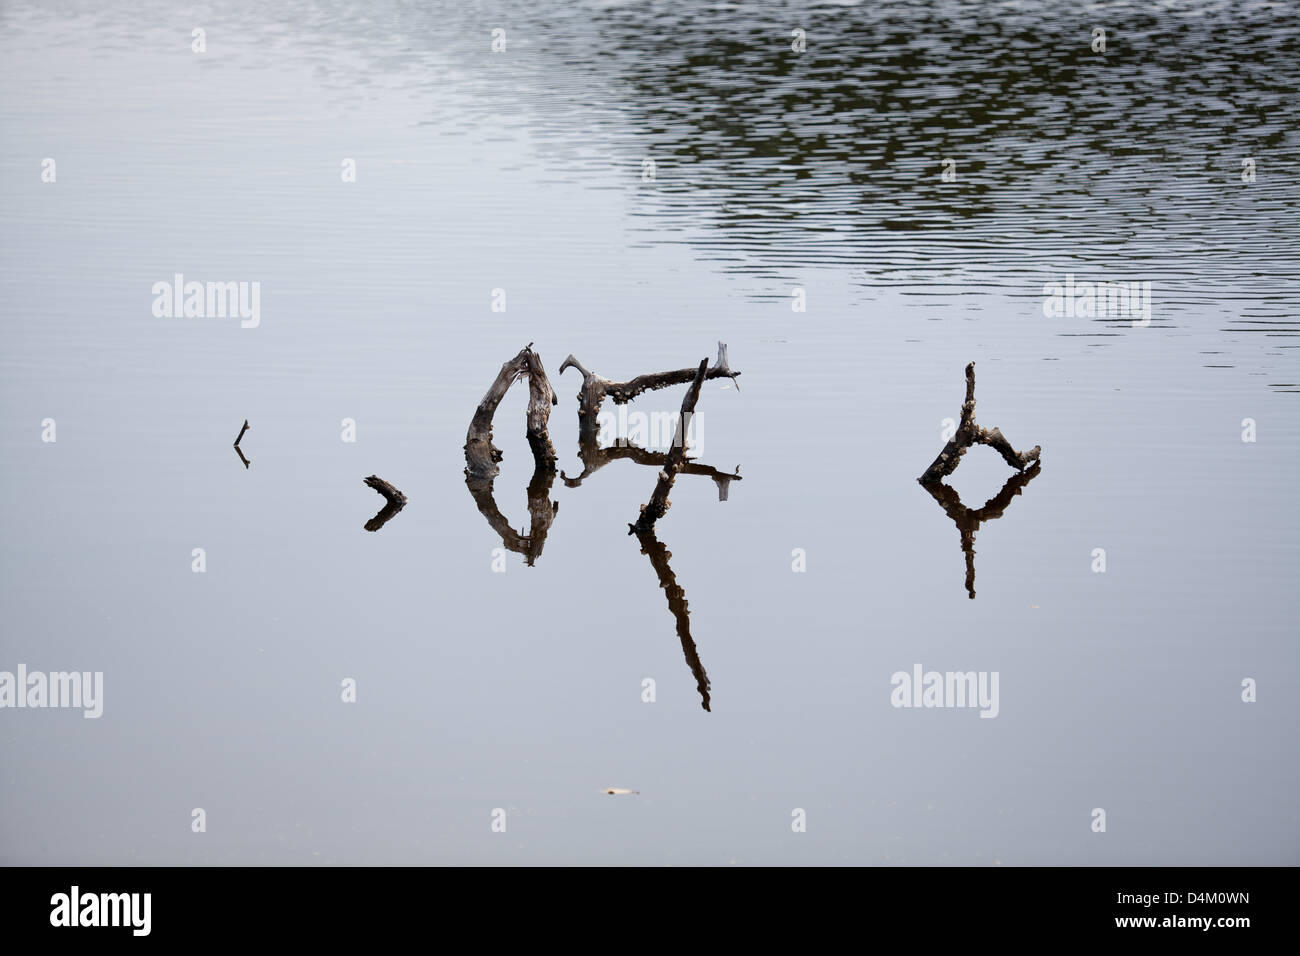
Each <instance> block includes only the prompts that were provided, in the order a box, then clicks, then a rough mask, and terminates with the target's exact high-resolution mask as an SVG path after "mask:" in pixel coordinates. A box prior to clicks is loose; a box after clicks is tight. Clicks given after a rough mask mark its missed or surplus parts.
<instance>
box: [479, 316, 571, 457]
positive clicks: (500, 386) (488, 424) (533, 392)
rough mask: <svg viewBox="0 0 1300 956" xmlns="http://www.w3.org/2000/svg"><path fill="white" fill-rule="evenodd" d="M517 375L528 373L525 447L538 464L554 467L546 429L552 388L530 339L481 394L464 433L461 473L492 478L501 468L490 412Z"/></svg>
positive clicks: (492, 411) (552, 397)
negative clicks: (463, 465) (463, 471)
mask: <svg viewBox="0 0 1300 956" xmlns="http://www.w3.org/2000/svg"><path fill="white" fill-rule="evenodd" d="M521 376H527V377H528V414H527V435H528V447H529V448H531V449H532V452H533V460H534V462H535V463H536V465H537V467H538V468H554V467H555V448H554V447H553V446H552V445H551V436H550V434H549V433H548V432H547V430H546V425H547V422H548V421H549V419H550V417H551V406H552V405H554V404H556V398H555V391H554V390H553V389H552V388H551V383H550V381H549V380H548V379H547V377H546V370H545V369H544V368H543V367H542V357H541V356H540V355H538V354H537V353H536V352H534V351H533V349H532V343H531V342H529V343H528V345H527V346H525V347H524V348H523V349H521V350H520V352H519V354H518V355H516V356H515V357H514V358H512V359H510V360H508V361H507V362H505V363H504V364H503V365H502V366H501V371H500V372H498V373H497V377H496V380H495V381H494V382H493V383H492V386H491V387H490V388H489V389H488V391H487V394H486V395H484V396H483V401H481V402H479V403H478V408H477V409H475V410H474V417H473V418H472V419H470V423H469V431H468V432H467V433H466V435H465V465H466V468H465V474H467V475H469V476H470V477H471V478H495V477H496V476H497V475H498V474H500V472H501V469H500V468H498V467H497V462H499V461H500V460H501V449H499V448H497V447H496V446H495V445H493V444H492V416H493V415H495V414H496V410H497V406H498V405H500V404H501V399H502V398H504V397H505V394H506V392H507V391H509V390H510V386H511V385H513V384H514V383H515V381H516V380H518V379H519V378H520V377H521Z"/></svg>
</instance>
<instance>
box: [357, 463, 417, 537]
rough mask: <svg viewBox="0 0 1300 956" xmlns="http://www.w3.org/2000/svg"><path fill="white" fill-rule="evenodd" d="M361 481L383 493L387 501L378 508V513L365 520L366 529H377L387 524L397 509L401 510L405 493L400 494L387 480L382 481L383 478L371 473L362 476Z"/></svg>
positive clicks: (404, 504) (404, 502) (404, 505)
mask: <svg viewBox="0 0 1300 956" xmlns="http://www.w3.org/2000/svg"><path fill="white" fill-rule="evenodd" d="M362 481H364V482H365V484H366V485H367V486H369V487H371V488H374V489H375V491H377V492H379V493H380V494H381V495H383V496H384V500H385V501H387V502H388V503H387V504H386V505H384V507H383V508H381V509H380V511H379V514H377V515H375V516H374V517H373V518H371V519H370V520H369V521H367V522H366V530H367V531H378V530H379V529H380V528H382V527H383V526H384V525H386V524H388V522H389V521H390V520H391V519H392V518H393V517H394V516H395V515H396V514H397V513H398V512H399V511H401V510H402V509H403V508H405V507H406V495H404V494H402V493H401V492H400V491H398V490H397V489H396V488H394V487H393V486H392V485H390V484H389V483H388V482H386V481H384V479H382V478H380V477H378V476H377V475H371V476H370V477H369V478H363V479H362Z"/></svg>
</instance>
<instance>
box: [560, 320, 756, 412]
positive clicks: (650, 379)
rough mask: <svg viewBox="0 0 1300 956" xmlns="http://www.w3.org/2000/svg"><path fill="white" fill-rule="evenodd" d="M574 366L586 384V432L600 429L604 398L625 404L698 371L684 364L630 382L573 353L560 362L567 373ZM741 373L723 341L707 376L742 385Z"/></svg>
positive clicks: (581, 395)
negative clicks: (594, 369)
mask: <svg viewBox="0 0 1300 956" xmlns="http://www.w3.org/2000/svg"><path fill="white" fill-rule="evenodd" d="M706 364H707V363H706ZM570 366H572V367H574V368H576V369H577V370H578V371H579V372H581V373H582V388H580V389H579V390H578V425H579V429H580V430H581V431H583V432H587V431H595V430H596V428H597V427H598V425H597V423H596V416H597V414H598V413H599V412H600V404H601V402H603V401H604V400H605V398H606V397H607V396H608V397H609V398H611V399H612V400H613V401H614V404H615V405H625V404H627V403H628V402H630V401H632V399H634V398H636V397H637V396H638V395H640V394H641V393H642V392H648V391H653V390H654V389H658V388H668V387H669V386H670V385H684V384H686V383H687V382H691V381H694V379H695V372H696V370H695V369H693V368H683V369H677V370H676V371H672V372H653V373H651V374H649V375H638V376H637V377H636V378H633V379H629V380H628V381H626V382H612V381H610V380H609V379H607V378H605V377H603V376H601V375H597V374H596V373H595V372H589V371H587V369H586V368H584V367H583V365H582V363H581V362H579V361H578V360H577V359H576V358H574V357H573V356H572V355H570V356H569V357H568V358H566V359H565V360H564V362H563V363H562V364H561V365H560V373H559V374H561V375H563V374H564V370H565V369H567V368H569V367H570ZM739 375H740V373H739V372H733V371H732V370H731V366H730V365H728V364H727V343H725V342H719V343H718V358H717V361H716V362H714V363H713V366H712V368H710V369H708V371H707V372H706V374H705V378H729V379H731V380H732V382H735V385H736V388H737V389H739V388H740V383H739V382H737V381H736V378H737V377H738V376H739Z"/></svg>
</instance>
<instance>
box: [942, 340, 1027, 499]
mask: <svg viewBox="0 0 1300 956" xmlns="http://www.w3.org/2000/svg"><path fill="white" fill-rule="evenodd" d="M971 445H988V446H989V447H990V448H992V449H993V450H994V451H996V452H997V453H998V454H999V455H1001V456H1002V459H1003V461H1005V462H1006V463H1007V464H1008V465H1010V466H1011V467H1012V468H1014V469H1016V470H1017V471H1024V470H1025V468H1027V467H1028V466H1029V464H1030V462H1034V461H1037V460H1038V453H1039V452H1040V451H1041V450H1042V449H1041V447H1040V446H1038V445H1035V446H1034V447H1033V448H1031V449H1030V450H1029V451H1023V452H1022V451H1016V450H1015V448H1013V447H1012V446H1011V442H1009V441H1007V440H1006V438H1005V437H1003V435H1002V432H1000V431H999V430H998V429H996V428H994V429H986V428H981V427H980V426H978V425H976V424H975V363H974V362H971V363H970V364H969V365H967V366H966V401H964V402H963V403H962V406H961V422H960V424H958V426H957V431H956V432H954V433H953V436H952V438H951V439H950V440H949V441H948V444H946V445H944V446H943V450H942V451H941V452H939V457H938V458H936V459H935V460H934V461H933V462H932V463H931V465H930V467H929V468H927V469H926V470H925V474H923V475H921V477H920V478H918V479H917V481H919V482H921V484H923V485H929V484H933V483H934V482H936V481H939V480H941V479H943V478H946V477H948V476H949V475H951V474H952V473H953V471H955V470H956V468H957V465H958V464H960V463H961V456H962V455H964V454H966V449H967V448H969V447H970V446H971Z"/></svg>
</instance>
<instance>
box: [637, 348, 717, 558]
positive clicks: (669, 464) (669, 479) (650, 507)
mask: <svg viewBox="0 0 1300 956" xmlns="http://www.w3.org/2000/svg"><path fill="white" fill-rule="evenodd" d="M708 370H709V360H708V359H702V360H701V361H700V367H699V368H698V369H697V370H696V372H695V380H694V381H693V382H691V387H690V388H688V389H687V390H686V395H685V397H684V398H683V399H682V413H681V415H680V416H678V418H677V431H676V433H675V434H674V435H673V447H672V448H671V449H669V451H668V457H667V460H666V461H665V462H664V466H663V468H661V469H660V470H659V480H658V482H656V483H655V490H654V493H653V494H651V495H650V501H649V502H648V503H647V504H644V505H642V506H641V516H640V517H639V518H637V519H636V522H635V523H634V524H630V525H628V526H627V533H628V534H634V533H636V532H638V531H649V530H650V529H651V528H653V527H654V526H655V522H656V521H658V520H659V519H660V518H662V517H663V516H664V514H665V512H667V511H668V509H669V508H670V507H672V502H670V501H669V500H668V493H669V492H670V491H672V490H673V481H674V480H675V479H676V478H677V472H678V471H679V470H681V465H682V457H683V456H684V455H685V454H686V430H687V429H688V428H689V427H690V423H691V416H692V415H694V414H695V403H696V402H697V401H699V399H700V387H701V386H702V385H703V384H704V379H705V378H706V377H707V373H708Z"/></svg>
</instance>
